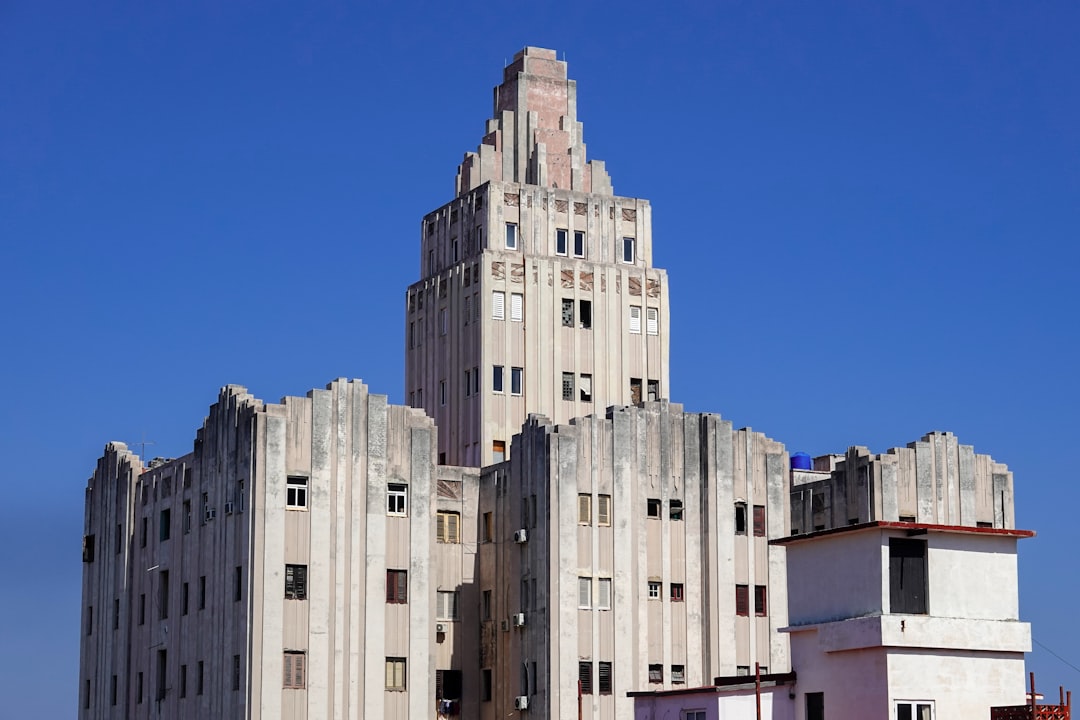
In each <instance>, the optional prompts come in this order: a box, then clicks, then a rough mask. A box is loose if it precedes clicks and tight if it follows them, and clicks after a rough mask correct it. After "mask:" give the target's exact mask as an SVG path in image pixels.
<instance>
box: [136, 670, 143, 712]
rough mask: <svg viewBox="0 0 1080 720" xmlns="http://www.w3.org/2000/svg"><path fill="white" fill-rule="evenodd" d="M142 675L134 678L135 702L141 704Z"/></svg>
mask: <svg viewBox="0 0 1080 720" xmlns="http://www.w3.org/2000/svg"><path fill="white" fill-rule="evenodd" d="M142 691H143V687H142V673H141V672H140V673H139V674H138V675H136V676H135V702H137V703H140V704H141V703H142V694H143V693H142Z"/></svg>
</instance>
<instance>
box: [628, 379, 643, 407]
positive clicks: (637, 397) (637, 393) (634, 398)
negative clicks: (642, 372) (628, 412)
mask: <svg viewBox="0 0 1080 720" xmlns="http://www.w3.org/2000/svg"><path fill="white" fill-rule="evenodd" d="M640 403H641V378H630V404H631V405H638V404H640Z"/></svg>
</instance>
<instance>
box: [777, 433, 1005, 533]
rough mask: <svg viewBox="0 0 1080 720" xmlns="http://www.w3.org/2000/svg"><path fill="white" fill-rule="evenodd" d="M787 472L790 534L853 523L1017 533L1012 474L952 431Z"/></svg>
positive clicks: (826, 459)
mask: <svg viewBox="0 0 1080 720" xmlns="http://www.w3.org/2000/svg"><path fill="white" fill-rule="evenodd" d="M813 466H814V467H813V469H812V470H796V469H793V470H792V472H791V484H792V490H791V534H792V535H798V534H800V533H808V532H814V531H818V530H827V529H830V528H837V527H844V526H846V525H855V524H858V523H864V522H870V521H874V520H883V521H887V522H898V521H905V522H920V523H930V524H939V525H963V526H967V527H991V528H1015V527H1016V518H1015V514H1014V511H1013V476H1012V473H1011V472H1009V468H1008V467H1006V466H1005V465H1003V464H1001V463H997V462H994V459H993V458H991V457H990V456H989V455H979V454H976V452H975V448H973V447H972V446H971V445H961V444H960V442H959V441H958V440H957V438H956V436H955V435H953V434H952V433H949V432H932V433H928V434H927V435H924V436H923V438H922V439H921V440H919V441H917V442H912V443H909V444H908V445H907V447H903V448H892V449H890V450H889V451H888V452H886V453H882V454H873V453H871V452H870V451H869V450H868V449H867V448H864V447H853V448H851V449H849V450H848V451H847V453H846V454H844V455H823V456H821V457H818V458H814V461H813Z"/></svg>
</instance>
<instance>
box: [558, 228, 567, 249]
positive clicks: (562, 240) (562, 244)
mask: <svg viewBox="0 0 1080 720" xmlns="http://www.w3.org/2000/svg"><path fill="white" fill-rule="evenodd" d="M568 235H569V232H568V231H567V230H566V229H565V228H558V229H557V230H556V231H555V254H556V255H565V254H566V245H567V240H568V239H569V238H568Z"/></svg>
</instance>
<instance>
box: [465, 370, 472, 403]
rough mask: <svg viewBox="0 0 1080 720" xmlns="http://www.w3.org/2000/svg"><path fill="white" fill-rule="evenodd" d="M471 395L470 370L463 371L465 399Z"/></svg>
mask: <svg viewBox="0 0 1080 720" xmlns="http://www.w3.org/2000/svg"><path fill="white" fill-rule="evenodd" d="M470 395H472V370H466V371H465V397H469V396H470Z"/></svg>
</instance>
